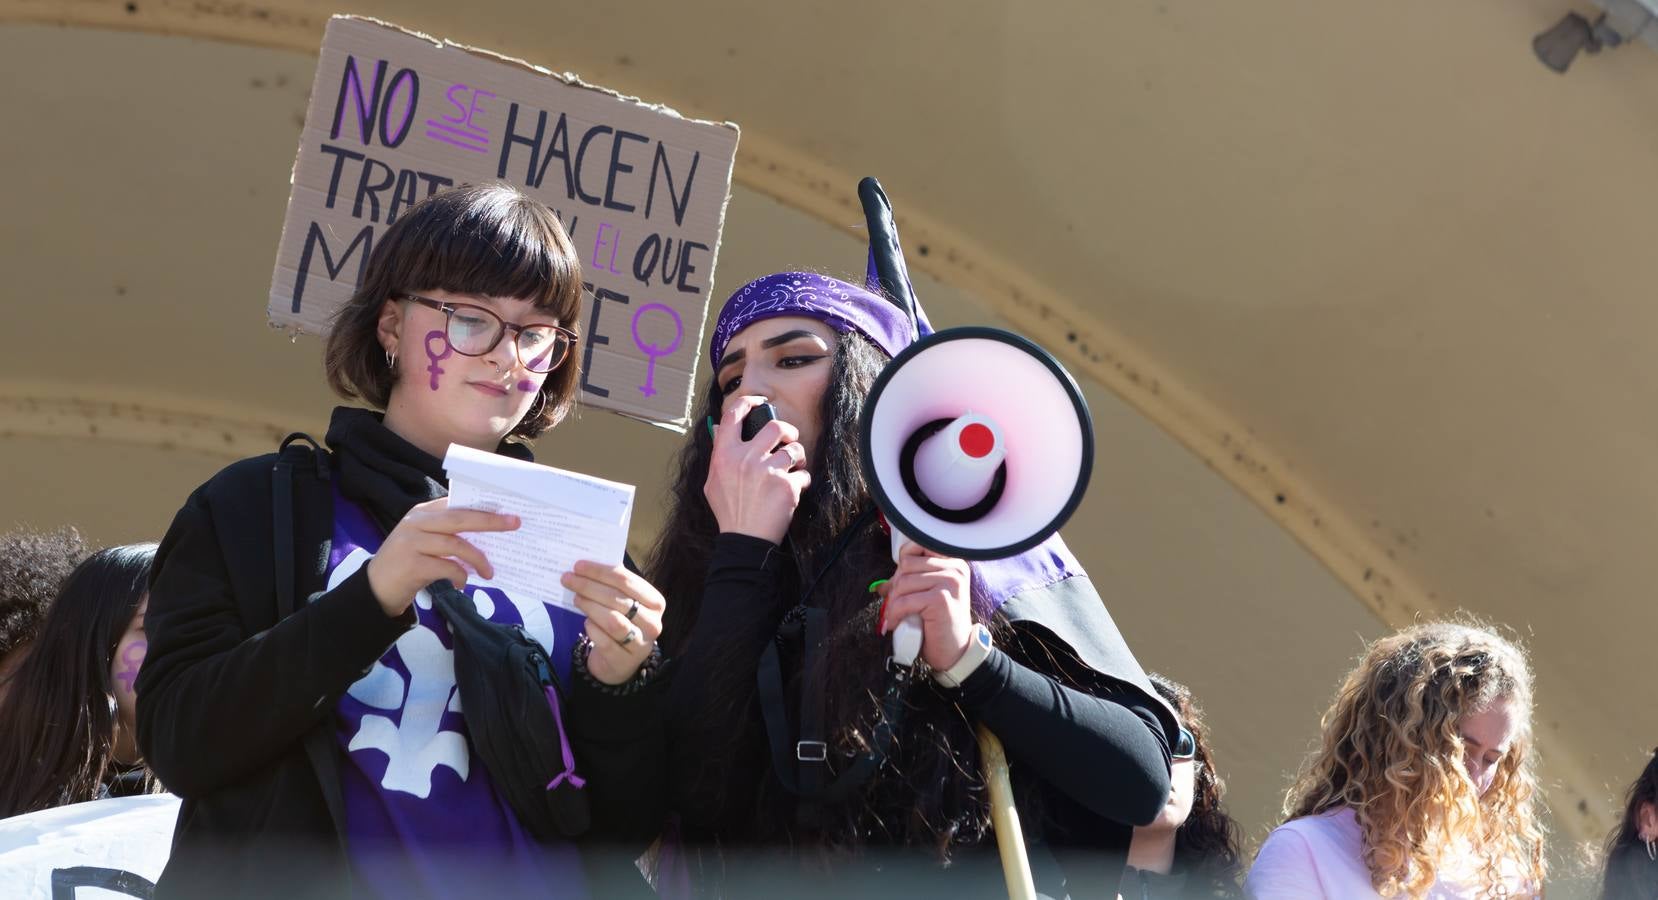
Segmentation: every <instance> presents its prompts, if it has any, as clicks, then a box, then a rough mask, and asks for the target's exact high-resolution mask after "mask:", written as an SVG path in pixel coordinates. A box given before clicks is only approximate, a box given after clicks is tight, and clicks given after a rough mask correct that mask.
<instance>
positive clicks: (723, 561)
mask: <svg viewBox="0 0 1658 900" xmlns="http://www.w3.org/2000/svg"><path fill="white" fill-rule="evenodd" d="M782 564H783V555H782V549H781V548H780V547H778V546H777V545H776V544H774V543H772V542H771V541H768V540H766V539H765V538H757V537H754V536H752V535H747V534H738V533H737V532H735V531H722V532H720V533H719V534H718V535H716V536H715V538H714V552H713V554H712V555H710V556H709V558H708V570H709V571H710V572H714V571H718V570H719V569H722V568H735V569H759V570H761V571H763V572H766V573H769V574H775V573H776V572H777V570H778V568H779V567H781V566H782Z"/></svg>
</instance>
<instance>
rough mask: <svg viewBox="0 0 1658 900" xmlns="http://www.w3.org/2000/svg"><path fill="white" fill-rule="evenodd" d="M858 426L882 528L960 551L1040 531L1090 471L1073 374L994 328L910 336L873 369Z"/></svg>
mask: <svg viewBox="0 0 1658 900" xmlns="http://www.w3.org/2000/svg"><path fill="white" fill-rule="evenodd" d="M861 425H862V427H861V429H860V432H861V433H860V435H859V440H860V441H861V442H862V447H861V449H862V451H863V454H862V455H863V467H864V476H865V478H866V480H867V481H868V483H869V486H870V493H871V494H872V495H873V496H874V498H875V502H876V503H877V504H878V505H879V506H880V508H881V512H882V514H883V515H885V516H886V519H887V522H888V524H889V525H891V527H892V528H893V530H894V532H895V533H901V534H902V535H903V536H904V537H907V538H908V539H909V540H912V541H915V542H917V543H919V544H921V545H923V546H925V547H927V548H929V549H932V550H936V551H938V552H940V553H946V554H949V555H951V556H956V557H960V558H962V559H970V560H988V559H1002V558H1004V557H1009V556H1014V555H1017V554H1019V553H1023V552H1024V551H1026V550H1029V549H1030V548H1032V547H1035V546H1036V545H1037V544H1040V543H1042V542H1043V541H1045V540H1047V539H1048V538H1049V537H1050V536H1052V535H1053V534H1054V532H1056V531H1058V530H1059V528H1060V527H1061V526H1062V525H1064V524H1065V521H1066V520H1067V519H1069V518H1070V517H1071V514H1072V513H1073V512H1075V511H1076V508H1077V506H1078V504H1080V503H1081V502H1082V497H1083V494H1084V493H1086V491H1087V489H1088V479H1089V476H1090V475H1091V474H1092V472H1093V466H1094V425H1093V419H1092V417H1090V415H1089V413H1088V404H1087V402H1086V401H1085V400H1084V399H1083V396H1082V391H1081V390H1080V389H1079V388H1078V387H1077V383H1076V381H1075V380H1074V379H1073V378H1071V375H1070V373H1068V372H1066V371H1065V369H1064V367H1063V366H1061V365H1060V364H1059V362H1058V361H1057V360H1055V359H1054V358H1053V357H1052V356H1051V355H1049V354H1048V352H1047V351H1045V350H1043V349H1042V348H1041V347H1038V346H1037V345H1036V344H1034V343H1032V342H1030V341H1028V340H1026V339H1025V338H1023V337H1020V336H1019V335H1016V334H1013V333H1011V332H1008V331H1003V330H1001V329H998V328H985V327H979V326H970V327H966V328H951V329H947V330H945V331H940V332H937V333H936V334H932V335H929V336H927V337H925V338H922V339H921V340H919V341H916V342H915V343H914V344H911V345H910V346H909V347H908V348H906V349H905V350H904V351H903V352H902V353H900V354H898V356H897V357H896V358H894V359H893V361H892V362H891V363H890V364H888V365H887V367H886V368H885V369H884V370H882V372H881V374H880V375H879V376H878V377H877V378H876V379H875V384H874V386H873V387H872V388H871V389H870V392H869V397H868V399H867V400H866V401H865V404H864V410H863V418H862V422H861ZM895 540H896V538H895Z"/></svg>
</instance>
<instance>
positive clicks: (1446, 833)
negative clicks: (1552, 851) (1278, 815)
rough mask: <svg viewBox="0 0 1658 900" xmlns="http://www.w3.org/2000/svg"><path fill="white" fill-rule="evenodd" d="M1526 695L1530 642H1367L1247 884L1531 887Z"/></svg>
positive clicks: (1376, 893) (1282, 889)
mask: <svg viewBox="0 0 1658 900" xmlns="http://www.w3.org/2000/svg"><path fill="white" fill-rule="evenodd" d="M1531 697H1532V691H1531V668H1530V666H1529V665H1528V664H1527V662H1526V657H1525V654H1524V652H1523V651H1522V650H1521V649H1520V648H1519V647H1518V646H1516V645H1515V644H1513V643H1512V642H1510V641H1508V640H1506V639H1504V638H1503V637H1501V636H1499V635H1498V634H1496V633H1495V632H1494V631H1492V630H1491V629H1488V628H1484V627H1479V626H1473V625H1462V624H1455V623H1449V622H1440V623H1432V624H1424V625H1416V626H1412V627H1410V628H1406V629H1404V630H1403V631H1399V632H1396V633H1394V634H1391V635H1388V636H1387V637H1384V638H1382V639H1380V640H1378V641H1376V642H1375V643H1374V644H1371V645H1370V648H1369V650H1368V651H1367V652H1366V653H1365V654H1364V657H1363V658H1362V659H1361V660H1360V662H1359V665H1358V668H1356V669H1354V670H1353V671H1352V672H1351V673H1349V674H1348V676H1347V679H1346V680H1345V681H1344V682H1343V683H1342V685H1341V688H1340V690H1338V691H1337V692H1336V699H1335V702H1334V703H1332V704H1331V706H1330V709H1329V711H1328V712H1326V713H1325V714H1324V720H1323V730H1324V733H1323V737H1322V740H1321V742H1320V747H1319V749H1318V750H1316V751H1315V752H1314V753H1313V755H1312V757H1311V758H1310V759H1309V760H1308V762H1307V764H1306V765H1305V766H1304V767H1303V768H1302V770H1301V774H1300V776H1299V777H1298V778H1297V780H1296V782H1295V785H1294V786H1293V787H1292V788H1291V789H1290V792H1289V795H1288V797H1287V798H1286V799H1285V801H1284V812H1285V815H1286V816H1287V818H1288V821H1286V822H1285V823H1284V824H1282V825H1280V826H1278V827H1277V828H1276V829H1274V830H1273V832H1272V834H1270V835H1268V836H1267V839H1266V843H1265V844H1263V845H1262V846H1261V850H1260V852H1259V853H1258V854H1256V857H1255V864H1254V865H1253V866H1252V867H1251V868H1250V870H1249V876H1248V878H1247V879H1246V880H1245V884H1244V886H1245V888H1246V889H1247V891H1248V892H1249V895H1250V896H1251V897H1255V898H1258V900H1278V898H1341V900H1347V898H1363V897H1395V896H1401V895H1402V896H1408V897H1433V898H1445V900H1453V898H1473V897H1498V896H1500V897H1511V898H1517V897H1535V896H1539V895H1540V893H1541V891H1542V889H1543V874H1544V868H1543V828H1542V825H1541V823H1539V822H1538V816H1537V812H1538V811H1537V799H1536V798H1537V777H1536V775H1535V774H1533V771H1532V768H1533V764H1534V763H1533V759H1532V754H1531V744H1532V730H1531Z"/></svg>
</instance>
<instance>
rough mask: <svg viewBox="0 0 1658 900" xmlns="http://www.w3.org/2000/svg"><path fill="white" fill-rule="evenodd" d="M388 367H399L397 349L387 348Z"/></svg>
mask: <svg viewBox="0 0 1658 900" xmlns="http://www.w3.org/2000/svg"><path fill="white" fill-rule="evenodd" d="M386 368H388V369H392V370H394V371H395V370H396V369H397V351H396V350H387V351H386Z"/></svg>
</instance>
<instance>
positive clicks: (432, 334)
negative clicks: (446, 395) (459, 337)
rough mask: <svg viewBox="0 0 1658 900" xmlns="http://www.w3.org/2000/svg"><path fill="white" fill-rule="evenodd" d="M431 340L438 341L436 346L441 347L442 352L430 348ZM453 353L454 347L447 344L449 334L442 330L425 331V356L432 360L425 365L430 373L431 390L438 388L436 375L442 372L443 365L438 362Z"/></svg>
mask: <svg viewBox="0 0 1658 900" xmlns="http://www.w3.org/2000/svg"><path fill="white" fill-rule="evenodd" d="M433 340H436V341H437V342H438V346H440V347H442V348H443V352H442V353H437V352H435V351H433V350H432V341H433ZM453 355H455V348H454V347H451V346H449V336H448V335H447V334H445V333H443V332H442V331H428V332H426V358H427V359H429V360H431V361H432V364H431V365H429V366H427V367H426V371H428V372H430V373H432V384H431V387H432V390H434V391H435V390H437V389H438V376H439V375H442V374H443V367H442V366H440V365H438V363H440V362H443V361H444V360H446V359H448V358H449V357H451V356H453Z"/></svg>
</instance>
